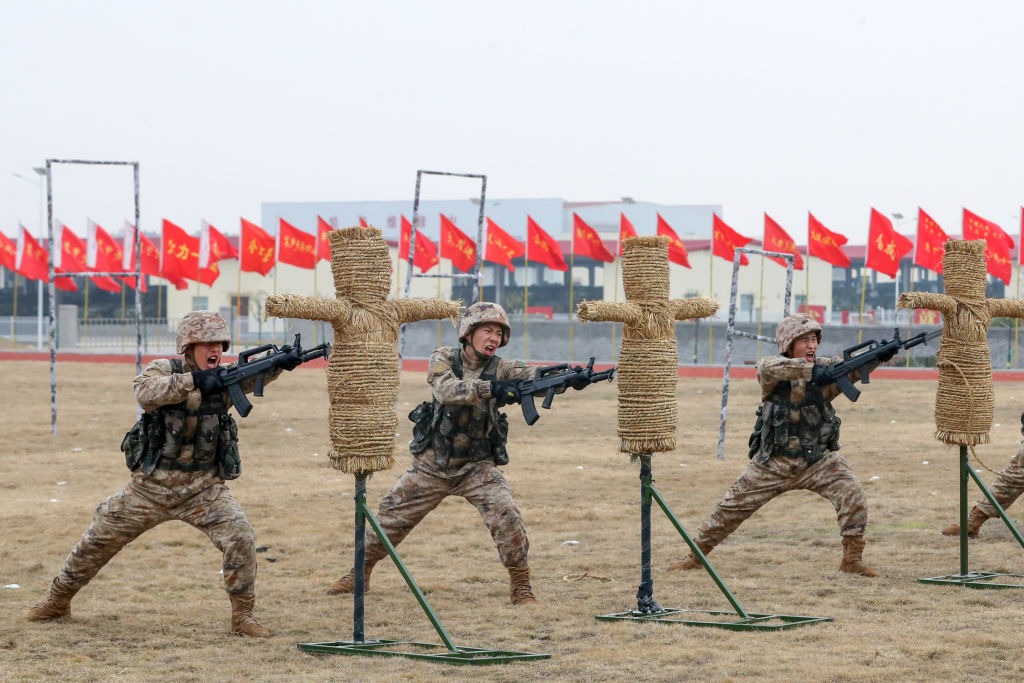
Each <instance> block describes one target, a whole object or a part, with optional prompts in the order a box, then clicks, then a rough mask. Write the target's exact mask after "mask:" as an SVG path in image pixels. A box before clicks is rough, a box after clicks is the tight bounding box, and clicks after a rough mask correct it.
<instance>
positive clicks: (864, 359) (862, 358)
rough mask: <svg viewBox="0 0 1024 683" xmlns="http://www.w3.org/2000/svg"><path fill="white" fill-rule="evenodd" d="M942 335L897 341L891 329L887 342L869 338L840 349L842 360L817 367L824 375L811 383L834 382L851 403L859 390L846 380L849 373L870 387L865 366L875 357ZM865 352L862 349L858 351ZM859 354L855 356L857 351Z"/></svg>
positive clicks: (936, 332) (897, 334)
mask: <svg viewBox="0 0 1024 683" xmlns="http://www.w3.org/2000/svg"><path fill="white" fill-rule="evenodd" d="M940 334H942V330H934V331H932V332H921V333H919V334H915V335H914V336H913V337H911V338H910V339H905V340H904V339H900V330H899V328H896V329H895V330H893V338H892V340H890V341H886V340H885V339H883V340H882V341H877V340H875V339H869V340H867V341H866V342H862V343H860V344H857V345H856V346H851V347H850V348H848V349H843V360H841V361H839V362H838V363H833V364H832V365H821V366H818V367H821V368H824V370H825V373H824V374H821V375H819V378H818V379H815V380H814V383H815V384H817V385H818V386H825V385H828V384H832V383H833V382H835V384H836V386H838V387H839V390H840V391H842V392H843V395H845V396H846V398H848V399H850V400H851V401H856V400H857V398H858V397H860V389H858V388H857V387H855V386H853V382H851V381H850V373H851V372H853V371H854V370H860V381H861V382H863V383H864V384H870V379H869V377H868V375H869V373H870V372H871V369H870V368H869V367H868V366H869V365H870V364H871V363H872V362H874V361H875V360H876V359H877V358H878V357H879V356H885V355H890V356H891V355H893V354H895V353H896V352H897V351H899V350H900V349H909V348H911V347H912V346H917V345H918V344H924V343H925V342H927V341H928V340H929V339H934V338H935V337H937V336H939V335H940ZM862 349H865V350H862ZM858 351H859V352H860V353H857V352H858Z"/></svg>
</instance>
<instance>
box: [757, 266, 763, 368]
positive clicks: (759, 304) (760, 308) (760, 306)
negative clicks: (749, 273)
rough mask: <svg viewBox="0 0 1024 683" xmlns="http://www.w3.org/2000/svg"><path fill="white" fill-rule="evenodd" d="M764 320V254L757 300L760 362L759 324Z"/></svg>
mask: <svg viewBox="0 0 1024 683" xmlns="http://www.w3.org/2000/svg"><path fill="white" fill-rule="evenodd" d="M763 320H764V254H761V292H760V294H759V295H758V300H757V359H758V360H761V333H762V332H761V324H762V322H763Z"/></svg>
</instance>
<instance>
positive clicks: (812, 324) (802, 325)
mask: <svg viewBox="0 0 1024 683" xmlns="http://www.w3.org/2000/svg"><path fill="white" fill-rule="evenodd" d="M808 332H814V333H815V335H817V337H818V343H819V344H820V343H821V325H819V324H818V322H817V321H816V320H815V319H814V318H812V317H811V316H809V315H804V314H802V313H799V314H797V315H788V316H786V317H785V318H783V319H782V322H781V323H779V328H778V329H777V330H775V342H776V343H777V344H778V345H779V353H781V354H782V355H786V354H788V353H789V347H790V346H792V344H793V342H794V341H795V340H796V338H797V337H799V336H801V335H805V334H807V333H808Z"/></svg>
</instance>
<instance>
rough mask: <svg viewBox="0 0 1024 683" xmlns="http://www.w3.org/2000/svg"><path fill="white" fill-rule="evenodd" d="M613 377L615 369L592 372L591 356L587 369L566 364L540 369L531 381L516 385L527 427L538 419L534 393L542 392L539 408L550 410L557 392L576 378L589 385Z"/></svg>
mask: <svg viewBox="0 0 1024 683" xmlns="http://www.w3.org/2000/svg"><path fill="white" fill-rule="evenodd" d="M614 377H615V368H611V369H609V370H603V371H601V372H594V357H593V356H591V357H590V362H589V363H587V367H581V366H579V365H577V366H575V367H572V366H570V365H569V364H568V363H561V364H559V365H549V366H547V367H544V368H541V369H540V370H538V371H537V376H536V377H534V378H533V379H524V380H520V381H519V382H517V383H516V389H517V390H518V391H519V402H520V403H521V404H522V406H523V418H524V419H525V420H526V424H528V425H532V424H533V423H534V422H536V421H537V420H538V419H540V415H539V414H538V413H537V407H536V406H535V405H534V404H533V395H534V394H536V393H540V392H542V391H543V392H544V402H543V403H541V407H543V408H550V407H551V401H553V400H554V398H555V393H556V392H557V390H558V389H560V388H561V389H564V388H565V387H568V386H572V385H573V384H574V383H575V380H576V379H577V378H583V379H585V380H587V383H588V385H589V384H593V383H595V382H602V381H604V380H608V381H609V382H611V381H612V379H613V378H614Z"/></svg>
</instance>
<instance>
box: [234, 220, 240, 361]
mask: <svg viewBox="0 0 1024 683" xmlns="http://www.w3.org/2000/svg"><path fill="white" fill-rule="evenodd" d="M238 237H239V240H241V237H242V235H241V234H239V235H238ZM239 247H241V245H239ZM235 287H236V293H235V326H236V327H237V334H236V335H235V343H236V344H239V345H241V343H242V254H241V248H239V254H238V277H237V282H236V284H235Z"/></svg>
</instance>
